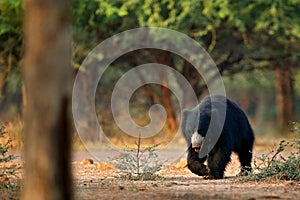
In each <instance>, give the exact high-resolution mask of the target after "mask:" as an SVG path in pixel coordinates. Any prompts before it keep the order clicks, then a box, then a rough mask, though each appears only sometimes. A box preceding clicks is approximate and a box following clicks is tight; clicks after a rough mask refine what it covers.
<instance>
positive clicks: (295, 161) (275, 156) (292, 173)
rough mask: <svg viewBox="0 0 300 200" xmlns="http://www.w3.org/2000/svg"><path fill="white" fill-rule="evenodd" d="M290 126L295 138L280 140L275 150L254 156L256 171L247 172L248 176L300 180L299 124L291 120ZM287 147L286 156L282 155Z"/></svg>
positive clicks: (262, 178) (256, 178) (263, 178)
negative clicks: (287, 152)
mask: <svg viewBox="0 0 300 200" xmlns="http://www.w3.org/2000/svg"><path fill="white" fill-rule="evenodd" d="M291 126H292V127H291V130H292V131H293V132H295V133H296V134H297V135H296V138H295V139H293V140H290V141H285V140H282V141H281V142H280V143H279V146H278V148H277V149H276V151H271V152H270V153H268V154H266V155H265V154H263V155H262V156H261V157H258V158H256V159H255V160H254V171H256V172H258V173H249V174H247V175H248V176H247V177H248V178H250V179H254V180H266V179H272V178H273V179H275V180H295V181H300V124H299V123H296V122H292V123H291ZM287 148H288V149H289V150H290V153H289V154H288V156H284V155H282V153H283V152H285V150H287Z"/></svg>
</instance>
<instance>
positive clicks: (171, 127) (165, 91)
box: [157, 51, 178, 135]
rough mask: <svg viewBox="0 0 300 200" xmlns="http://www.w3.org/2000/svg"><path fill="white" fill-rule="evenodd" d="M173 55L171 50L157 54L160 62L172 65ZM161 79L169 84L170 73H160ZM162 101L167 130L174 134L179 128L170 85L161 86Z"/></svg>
mask: <svg viewBox="0 0 300 200" xmlns="http://www.w3.org/2000/svg"><path fill="white" fill-rule="evenodd" d="M171 59H172V58H171V56H170V53H169V52H166V51H164V52H162V53H160V54H159V55H158V56H157V61H158V63H161V64H163V65H167V66H171ZM160 76H161V80H162V81H163V82H164V84H165V85H166V86H168V74H165V73H164V74H160ZM161 101H162V103H163V105H164V108H165V109H166V112H167V124H166V125H167V129H168V130H167V131H168V134H169V135H172V134H174V133H175V131H176V130H177V127H178V126H177V122H176V116H175V113H174V109H173V103H172V94H171V92H170V90H169V88H168V87H164V86H161Z"/></svg>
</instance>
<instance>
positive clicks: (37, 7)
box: [22, 0, 72, 200]
mask: <svg viewBox="0 0 300 200" xmlns="http://www.w3.org/2000/svg"><path fill="white" fill-rule="evenodd" d="M24 5H25V18H24V35H25V58H24V66H23V68H22V73H23V75H24V79H25V87H26V95H27V107H26V109H25V136H24V139H25V149H24V157H25V180H24V189H23V192H22V199H24V200H27V199H28V200H29V199H30V200H34V199H39V200H40V199H44V200H48V199H49V200H50V199H57V200H59V199H72V175H71V169H70V160H71V155H70V150H71V125H70V96H71V74H72V73H71V64H70V61H71V37H70V30H69V28H70V27H69V1H68V0H44V1H40V0H25V4H24Z"/></svg>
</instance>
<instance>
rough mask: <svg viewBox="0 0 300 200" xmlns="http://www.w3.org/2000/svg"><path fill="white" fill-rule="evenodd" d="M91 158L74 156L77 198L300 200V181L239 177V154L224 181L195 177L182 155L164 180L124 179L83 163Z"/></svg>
mask: <svg viewBox="0 0 300 200" xmlns="http://www.w3.org/2000/svg"><path fill="white" fill-rule="evenodd" d="M261 153H263V152H257V153H256V154H261ZM109 154H111V152H104V153H102V155H103V156H105V155H109ZM168 154H171V153H168V152H165V154H164V155H163V156H164V157H166V156H167V155H168ZM88 156H89V154H87V153H84V152H77V153H76V154H75V156H74V157H75V161H74V162H73V170H74V178H75V181H74V185H75V192H76V193H75V197H76V199H91V200H92V199H93V200H94V199H131V200H132V199H151V200H154V199H193V200H195V199H300V182H295V181H274V180H273V181H264V182H255V181H245V179H243V178H241V177H238V176H236V174H237V173H238V167H239V162H238V160H237V157H236V156H235V155H233V156H232V161H231V163H230V164H229V165H228V167H227V169H226V173H225V178H224V179H222V180H206V179H204V178H203V177H199V176H197V175H194V174H192V173H191V172H190V171H189V170H188V169H187V168H186V167H183V166H184V163H185V158H184V156H182V159H177V160H176V161H174V162H171V163H168V164H166V165H165V166H164V167H163V169H162V170H161V171H160V173H159V174H160V176H162V177H163V178H160V179H157V180H152V181H142V180H140V181H132V180H124V179H121V178H119V174H118V173H117V171H116V170H115V169H114V168H110V167H109V166H107V165H106V164H105V163H103V162H95V163H93V164H83V163H82V162H81V161H80V160H82V159H83V158H84V157H85V158H89V157H88ZM170 157H172V155H170ZM76 159H77V161H76Z"/></svg>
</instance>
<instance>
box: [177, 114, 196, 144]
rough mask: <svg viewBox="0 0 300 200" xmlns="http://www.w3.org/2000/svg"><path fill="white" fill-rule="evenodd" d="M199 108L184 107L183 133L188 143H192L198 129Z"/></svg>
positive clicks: (182, 117)
mask: <svg viewBox="0 0 300 200" xmlns="http://www.w3.org/2000/svg"><path fill="white" fill-rule="evenodd" d="M198 121H199V110H198V109H192V110H188V109H184V110H183V111H182V115H181V133H182V134H183V136H184V138H185V140H186V142H187V143H188V145H190V144H191V137H192V135H193V133H194V132H195V131H196V130H197V129H198V123H199V122H198Z"/></svg>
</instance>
